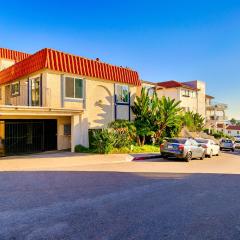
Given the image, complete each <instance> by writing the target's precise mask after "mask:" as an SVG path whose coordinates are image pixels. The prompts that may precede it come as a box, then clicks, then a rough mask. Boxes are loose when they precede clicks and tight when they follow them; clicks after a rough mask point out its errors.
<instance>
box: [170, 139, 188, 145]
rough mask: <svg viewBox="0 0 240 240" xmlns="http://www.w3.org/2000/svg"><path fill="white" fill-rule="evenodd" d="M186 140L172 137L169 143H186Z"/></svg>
mask: <svg viewBox="0 0 240 240" xmlns="http://www.w3.org/2000/svg"><path fill="white" fill-rule="evenodd" d="M186 141H187V139H176V138H172V139H169V140H168V142H169V143H180V144H185V142H186Z"/></svg>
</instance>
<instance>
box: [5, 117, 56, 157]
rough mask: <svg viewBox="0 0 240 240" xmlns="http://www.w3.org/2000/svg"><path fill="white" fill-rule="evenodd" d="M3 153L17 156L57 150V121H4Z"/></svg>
mask: <svg viewBox="0 0 240 240" xmlns="http://www.w3.org/2000/svg"><path fill="white" fill-rule="evenodd" d="M4 143H5V144H4V145H5V153H6V155H17V154H25V153H35V152H43V151H50V150H56V149H57V120H6V121H5V141H4Z"/></svg>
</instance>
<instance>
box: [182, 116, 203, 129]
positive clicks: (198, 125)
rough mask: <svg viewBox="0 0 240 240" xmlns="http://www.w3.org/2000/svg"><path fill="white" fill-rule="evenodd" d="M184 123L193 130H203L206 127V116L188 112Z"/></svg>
mask: <svg viewBox="0 0 240 240" xmlns="http://www.w3.org/2000/svg"><path fill="white" fill-rule="evenodd" d="M183 124H184V125H185V126H186V127H187V128H188V129H189V130H190V131H192V132H201V131H202V130H203V129H204V117H202V115H201V114H199V113H194V112H186V113H185V114H184V116H183Z"/></svg>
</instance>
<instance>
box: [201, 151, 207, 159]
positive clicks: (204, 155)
mask: <svg viewBox="0 0 240 240" xmlns="http://www.w3.org/2000/svg"><path fill="white" fill-rule="evenodd" d="M205 157H206V153H205V152H204V153H203V155H202V156H201V157H200V159H201V160H204V158H205Z"/></svg>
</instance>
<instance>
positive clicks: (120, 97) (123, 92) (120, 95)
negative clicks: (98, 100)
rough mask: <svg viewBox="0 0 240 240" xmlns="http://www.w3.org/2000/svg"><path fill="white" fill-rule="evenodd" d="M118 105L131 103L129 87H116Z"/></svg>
mask: <svg viewBox="0 0 240 240" xmlns="http://www.w3.org/2000/svg"><path fill="white" fill-rule="evenodd" d="M116 96H117V103H129V88H128V86H127V85H116Z"/></svg>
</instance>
